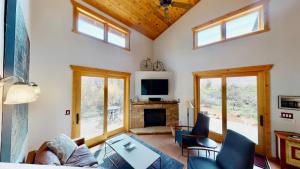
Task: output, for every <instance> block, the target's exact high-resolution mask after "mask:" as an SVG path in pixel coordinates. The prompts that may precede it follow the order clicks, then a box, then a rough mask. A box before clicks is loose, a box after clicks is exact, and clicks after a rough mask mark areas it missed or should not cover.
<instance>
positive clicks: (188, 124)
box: [186, 100, 194, 131]
mask: <svg viewBox="0 0 300 169" xmlns="http://www.w3.org/2000/svg"><path fill="white" fill-rule="evenodd" d="M186 108H187V126H188V131H190V109H194V105H193V104H192V102H191V101H189V100H187V101H186Z"/></svg>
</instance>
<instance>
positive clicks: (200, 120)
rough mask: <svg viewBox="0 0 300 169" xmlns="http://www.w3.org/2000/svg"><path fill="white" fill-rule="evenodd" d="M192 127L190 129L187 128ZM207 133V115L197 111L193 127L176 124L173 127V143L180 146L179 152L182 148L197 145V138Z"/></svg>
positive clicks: (205, 135) (206, 135)
mask: <svg viewBox="0 0 300 169" xmlns="http://www.w3.org/2000/svg"><path fill="white" fill-rule="evenodd" d="M184 128H188V130H184ZM189 128H191V129H192V131H190V130H189ZM208 133H209V117H208V116H206V115H205V114H203V113H198V117H197V122H196V124H195V126H194V127H190V126H176V127H175V143H176V142H177V143H178V144H179V145H180V146H181V154H182V155H183V149H185V148H187V147H192V146H197V145H198V144H197V142H196V140H197V138H200V137H208Z"/></svg>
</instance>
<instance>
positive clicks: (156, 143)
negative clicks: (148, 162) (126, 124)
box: [136, 135, 280, 169]
mask: <svg viewBox="0 0 300 169" xmlns="http://www.w3.org/2000/svg"><path fill="white" fill-rule="evenodd" d="M136 136H137V137H138V138H139V139H141V140H143V141H144V142H146V143H148V144H150V145H152V146H153V147H155V148H157V149H159V150H160V151H162V152H164V153H166V154H168V155H169V156H171V157H173V158H174V159H176V160H178V161H180V162H181V163H183V164H185V169H186V168H187V167H186V162H187V157H186V153H185V155H184V156H182V155H181V149H180V147H179V146H178V145H177V144H175V141H174V137H172V135H136ZM270 165H271V168H272V169H280V166H279V165H278V164H276V163H274V162H270Z"/></svg>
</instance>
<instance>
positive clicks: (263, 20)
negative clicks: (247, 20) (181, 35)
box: [192, 0, 270, 50]
mask: <svg viewBox="0 0 300 169" xmlns="http://www.w3.org/2000/svg"><path fill="white" fill-rule="evenodd" d="M268 4H269V0H260V1H258V2H256V3H253V4H250V5H248V6H246V7H243V8H241V9H239V10H236V11H233V12H230V13H228V14H225V15H223V16H221V17H218V18H216V19H212V20H210V21H208V22H206V23H204V24H201V25H198V26H196V27H194V28H192V31H193V49H194V50H195V49H199V48H203V47H206V46H211V45H214V44H218V43H222V42H226V41H230V40H235V39H239V38H243V37H247V36H251V35H256V34H260V33H263V32H268V31H270V24H269V5H268ZM256 10H259V11H260V21H259V22H260V25H259V27H260V28H259V30H258V31H256V32H251V33H247V34H244V35H240V36H237V37H232V38H226V26H225V24H226V22H228V21H231V20H234V19H236V18H239V17H242V16H244V15H247V14H249V13H251V12H253V11H256ZM215 25H221V27H222V40H220V41H217V42H213V43H210V44H206V45H202V46H197V44H198V42H197V33H198V32H199V31H201V30H205V29H208V28H210V27H213V26H215Z"/></svg>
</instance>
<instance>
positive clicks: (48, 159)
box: [34, 142, 61, 165]
mask: <svg viewBox="0 0 300 169" xmlns="http://www.w3.org/2000/svg"><path fill="white" fill-rule="evenodd" d="M47 143H48V142H45V143H44V144H43V145H42V146H41V147H40V148H39V149H38V150H37V151H36V155H35V158H34V164H41V165H61V164H60V161H59V159H58V157H57V156H56V155H55V154H54V153H53V152H52V151H50V150H49V149H48V147H47Z"/></svg>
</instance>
